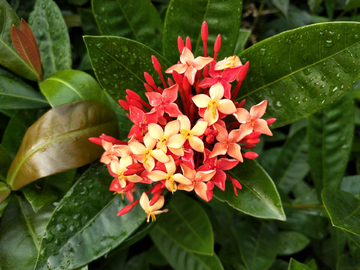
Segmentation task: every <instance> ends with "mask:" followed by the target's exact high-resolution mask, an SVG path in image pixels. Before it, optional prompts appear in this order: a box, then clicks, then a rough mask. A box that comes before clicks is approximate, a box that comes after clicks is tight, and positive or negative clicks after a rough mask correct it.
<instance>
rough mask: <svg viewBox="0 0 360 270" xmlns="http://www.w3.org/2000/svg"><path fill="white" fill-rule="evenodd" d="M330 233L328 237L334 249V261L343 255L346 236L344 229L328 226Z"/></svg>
mask: <svg viewBox="0 0 360 270" xmlns="http://www.w3.org/2000/svg"><path fill="white" fill-rule="evenodd" d="M330 235H331V238H330V239H331V242H332V246H333V250H334V256H333V258H334V259H335V260H336V261H338V260H339V259H340V257H341V255H343V254H344V252H345V247H346V242H347V241H346V240H347V237H346V234H345V233H344V231H342V230H340V229H338V228H336V227H333V226H332V227H331V228H330Z"/></svg>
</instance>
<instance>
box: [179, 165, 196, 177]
mask: <svg viewBox="0 0 360 270" xmlns="http://www.w3.org/2000/svg"><path fill="white" fill-rule="evenodd" d="M180 167H181V170H182V172H183V175H184V176H185V177H186V178H188V179H189V180H195V175H196V171H195V170H192V169H191V168H189V167H188V166H186V165H185V164H183V163H181V164H180Z"/></svg>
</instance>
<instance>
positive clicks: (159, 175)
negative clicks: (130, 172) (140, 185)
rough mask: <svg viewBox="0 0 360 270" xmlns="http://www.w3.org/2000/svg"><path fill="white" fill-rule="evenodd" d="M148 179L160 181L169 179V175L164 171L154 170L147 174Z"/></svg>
mask: <svg viewBox="0 0 360 270" xmlns="http://www.w3.org/2000/svg"><path fill="white" fill-rule="evenodd" d="M147 177H148V178H150V179H151V180H152V181H154V182H156V181H160V180H164V179H166V177H167V173H166V172H163V171H158V170H154V171H151V172H149V173H148V174H147Z"/></svg>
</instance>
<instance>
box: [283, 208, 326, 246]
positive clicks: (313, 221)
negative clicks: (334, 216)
mask: <svg viewBox="0 0 360 270" xmlns="http://www.w3.org/2000/svg"><path fill="white" fill-rule="evenodd" d="M277 224H278V226H279V228H281V229H283V230H289V231H290V230H291V231H297V232H300V233H302V234H305V235H306V236H309V237H310V238H313V239H317V240H321V239H323V238H324V237H325V236H326V235H327V226H328V222H327V219H325V218H322V217H321V216H319V215H308V214H306V213H304V212H302V211H299V210H295V209H294V210H293V211H292V212H291V214H289V215H287V220H286V222H278V223H277Z"/></svg>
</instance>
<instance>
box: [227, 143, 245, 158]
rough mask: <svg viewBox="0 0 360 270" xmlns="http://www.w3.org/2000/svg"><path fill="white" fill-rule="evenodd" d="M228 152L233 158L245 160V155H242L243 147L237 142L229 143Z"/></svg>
mask: <svg viewBox="0 0 360 270" xmlns="http://www.w3.org/2000/svg"><path fill="white" fill-rule="evenodd" d="M227 153H228V155H229V156H230V157H233V158H235V159H237V160H238V161H240V162H243V161H244V160H243V157H242V155H241V147H240V145H238V144H237V143H231V144H229V148H228V151H227Z"/></svg>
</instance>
